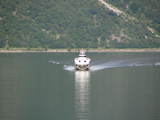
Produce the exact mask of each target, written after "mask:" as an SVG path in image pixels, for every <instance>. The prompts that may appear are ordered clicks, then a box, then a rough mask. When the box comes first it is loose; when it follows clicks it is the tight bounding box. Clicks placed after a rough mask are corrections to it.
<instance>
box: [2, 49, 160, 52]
mask: <svg viewBox="0 0 160 120" xmlns="http://www.w3.org/2000/svg"><path fill="white" fill-rule="evenodd" d="M79 50H80V49H48V50H44V49H36V48H35V49H31V50H27V49H21V48H19V49H18V48H14V49H9V50H6V49H0V53H40V52H43V53H44V52H46V53H64V52H79ZM86 52H99V53H101V52H133V53H134V52H135V53H136V52H160V48H141V49H137V48H126V49H86Z"/></svg>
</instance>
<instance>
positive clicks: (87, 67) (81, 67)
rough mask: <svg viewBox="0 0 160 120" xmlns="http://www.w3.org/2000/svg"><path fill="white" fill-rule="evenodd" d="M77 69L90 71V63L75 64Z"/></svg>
mask: <svg viewBox="0 0 160 120" xmlns="http://www.w3.org/2000/svg"><path fill="white" fill-rule="evenodd" d="M75 69H76V70H80V71H88V70H89V65H84V66H80V65H75Z"/></svg>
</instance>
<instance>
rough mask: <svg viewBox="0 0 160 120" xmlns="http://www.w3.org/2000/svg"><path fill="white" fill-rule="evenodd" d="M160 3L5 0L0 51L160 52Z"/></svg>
mask: <svg viewBox="0 0 160 120" xmlns="http://www.w3.org/2000/svg"><path fill="white" fill-rule="evenodd" d="M159 8H160V2H159V1H158V0H153V1H149V0H141V1H139V0H80V1H78V0H38V1H37V0H13V1H11V0H1V1H0V47H1V48H9V47H26V48H34V47H35V48H36V47H42V48H158V47H160V20H159V19H160V9H159Z"/></svg>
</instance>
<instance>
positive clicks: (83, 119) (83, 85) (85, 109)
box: [75, 71, 90, 120]
mask: <svg viewBox="0 0 160 120" xmlns="http://www.w3.org/2000/svg"><path fill="white" fill-rule="evenodd" d="M89 82H90V73H89V72H88V71H76V72H75V111H76V118H77V119H78V120H88V119H89V95H90V92H89V89H90V87H89V84H90V83H89Z"/></svg>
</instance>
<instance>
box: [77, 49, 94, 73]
mask: <svg viewBox="0 0 160 120" xmlns="http://www.w3.org/2000/svg"><path fill="white" fill-rule="evenodd" d="M90 62H91V59H90V58H88V57H87V56H86V54H85V51H84V50H81V51H80V53H79V56H78V57H77V58H75V59H74V64H75V69H76V70H89V67H90Z"/></svg>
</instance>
